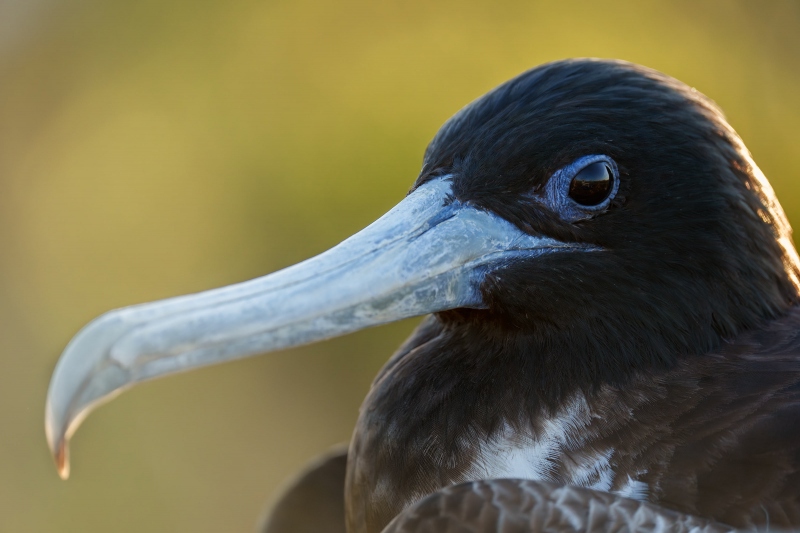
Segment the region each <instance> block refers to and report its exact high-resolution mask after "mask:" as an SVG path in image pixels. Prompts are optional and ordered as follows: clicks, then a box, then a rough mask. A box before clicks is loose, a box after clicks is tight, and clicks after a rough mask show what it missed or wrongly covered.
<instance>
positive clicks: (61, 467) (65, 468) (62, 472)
mask: <svg viewBox="0 0 800 533" xmlns="http://www.w3.org/2000/svg"><path fill="white" fill-rule="evenodd" d="M53 458H54V459H55V460H56V469H57V470H58V475H59V476H60V477H61V479H64V480H66V479H67V478H69V448H68V444H67V441H66V439H64V440H62V441H61V442H60V443H59V444H58V446H57V448H56V450H55V453H54V454H53Z"/></svg>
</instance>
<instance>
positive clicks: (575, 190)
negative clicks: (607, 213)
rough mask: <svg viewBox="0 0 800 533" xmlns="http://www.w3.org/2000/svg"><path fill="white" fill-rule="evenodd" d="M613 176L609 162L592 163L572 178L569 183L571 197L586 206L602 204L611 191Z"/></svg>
mask: <svg viewBox="0 0 800 533" xmlns="http://www.w3.org/2000/svg"><path fill="white" fill-rule="evenodd" d="M611 176H612V174H611V169H610V168H609V166H608V163H606V162H604V161H598V162H597V163H592V164H591V165H588V166H586V167H584V168H583V169H582V170H581V171H580V172H578V173H577V174H575V177H574V178H572V182H571V183H570V184H569V197H570V198H572V199H573V200H575V201H576V202H578V203H579V204H581V205H585V206H593V205H597V204H600V203H602V202H603V200H605V199H606V198H607V197H608V194H609V193H610V192H611V185H612V181H611V180H612V177H611Z"/></svg>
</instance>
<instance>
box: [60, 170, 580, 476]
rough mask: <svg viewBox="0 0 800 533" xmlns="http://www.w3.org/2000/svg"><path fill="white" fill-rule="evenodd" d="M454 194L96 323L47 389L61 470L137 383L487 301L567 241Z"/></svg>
mask: <svg viewBox="0 0 800 533" xmlns="http://www.w3.org/2000/svg"><path fill="white" fill-rule="evenodd" d="M450 193H451V187H450V179H449V178H447V177H444V178H439V179H437V180H434V181H431V182H428V183H426V184H424V185H422V186H421V187H419V188H417V189H416V190H415V191H414V192H412V193H411V194H409V195H408V196H407V197H406V198H405V199H404V200H403V201H401V202H400V203H399V204H398V205H397V206H395V207H394V208H393V209H392V210H391V211H389V212H388V213H386V214H385V215H384V216H383V217H381V218H380V219H378V220H377V221H376V222H374V223H373V224H372V225H370V226H369V227H367V228H366V229H364V230H362V231H361V232H359V233H357V234H356V235H353V236H352V237H350V238H349V239H347V240H345V241H344V242H342V243H341V244H339V245H338V246H336V247H334V248H332V249H331V250H328V251H327V252H324V253H322V254H320V255H318V256H316V257H314V258H312V259H309V260H307V261H304V262H302V263H299V264H297V265H295V266H292V267H289V268H286V269H284V270H281V271H279V272H276V273H274V274H270V275H268V276H264V277H262V278H257V279H254V280H251V281H247V282H244V283H239V284H237V285H232V286H229V287H224V288H221V289H216V290H210V291H207V292H201V293H198V294H194V295H189V296H182V297H177V298H170V299H168V300H162V301H158V302H154V303H148V304H142V305H137V306H133V307H127V308H123V309H118V310H115V311H110V312H108V313H106V314H104V315H102V316H100V317H99V318H97V319H95V320H94V321H92V322H91V323H89V324H88V325H87V326H86V327H84V328H83V329H82V330H81V331H80V332H79V333H78V334H77V335H76V336H75V337H74V338H73V339H72V341H71V342H70V343H69V345H68V346H67V348H66V349H65V350H64V353H63V354H62V356H61V359H60V360H59V361H58V364H57V365H56V368H55V372H54V373H53V377H52V380H51V382H50V389H49V391H48V397H47V406H46V413H45V430H46V433H47V440H48V444H49V445H50V450H51V451H52V453H53V455H54V456H55V459H56V463H57V465H58V470H59V473H60V475H61V476H62V477H63V478H66V477H67V476H68V475H69V462H68V455H67V453H68V451H67V444H68V441H69V439H70V437H71V436H72V434H73V433H74V432H75V430H76V429H77V428H78V425H79V424H80V423H81V421H82V420H83V419H84V418H85V417H86V416H87V415H88V414H89V412H90V411H91V410H92V409H94V408H95V407H97V406H98V405H100V404H101V403H103V402H106V401H108V400H110V399H111V398H113V397H114V396H115V395H117V394H119V393H120V392H122V391H123V390H125V389H126V388H128V387H130V386H132V385H134V384H136V383H138V382H141V381H144V380H148V379H151V378H155V377H159V376H164V375H167V374H172V373H174V372H180V371H184V370H189V369H192V368H198V367H201V366H204V365H209V364H212V363H218V362H221V361H228V360H231V359H236V358H240V357H245V356H249V355H254V354H258V353H263V352H268V351H273V350H279V349H282V348H289V347H292V346H298V345H301V344H306V343H310V342H314V341H318V340H322V339H327V338H330V337H335V336H337V335H343V334H345V333H349V332H353V331H356V330H359V329H363V328H366V327H369V326H375V325H379V324H386V323H388V322H392V321H395V320H400V319H403V318H408V317H412V316H417V315H423V314H426V313H431V312H436V311H442V310H446V309H453V308H459V307H469V308H480V307H482V306H483V302H482V300H481V294H480V290H479V288H480V283H481V281H482V279H483V276H484V275H485V273H486V272H487V271H488V270H490V269H492V268H495V267H496V265H500V264H503V263H507V262H508V261H509V260H512V259H513V258H514V257H516V256H519V255H530V254H538V253H543V252H546V251H548V250H553V249H555V248H562V247H565V246H567V245H565V244H563V243H560V242H558V241H554V240H552V239H549V238H545V237H537V236H531V235H528V234H526V233H523V232H521V231H520V230H518V229H517V228H516V227H515V226H513V225H512V224H510V223H509V222H507V221H505V220H504V219H502V218H500V217H498V216H496V215H493V214H491V213H488V212H485V211H481V210H479V209H476V208H474V207H471V206H469V205H466V204H462V203H460V202H456V201H451V197H450Z"/></svg>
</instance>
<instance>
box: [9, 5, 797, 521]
mask: <svg viewBox="0 0 800 533" xmlns="http://www.w3.org/2000/svg"><path fill="white" fill-rule="evenodd" d="M570 56H599V57H617V58H623V59H627V60H630V61H634V62H638V63H642V64H645V65H648V66H651V67H654V68H657V69H659V70H662V71H664V72H666V73H668V74H671V75H673V76H675V77H677V78H679V79H682V80H684V81H685V82H687V83H689V84H691V85H693V86H695V87H697V88H698V89H699V90H701V91H703V92H704V93H706V94H707V95H709V96H710V97H712V98H713V99H715V100H716V101H717V102H718V103H719V104H720V105H721V106H722V107H723V108H724V109H725V111H726V112H727V115H728V118H729V119H730V122H731V123H732V124H733V126H734V127H735V128H736V129H737V130H738V131H739V133H740V134H741V135H742V137H743V138H744V140H745V142H746V143H747V145H748V146H749V148H750V150H751V151H752V152H753V154H754V157H755V160H756V161H757V162H758V163H759V164H760V166H761V167H762V169H763V170H764V172H765V173H766V175H767V176H768V177H769V179H770V180H771V181H772V183H773V186H774V187H775V189H776V191H777V193H778V196H779V198H780V199H781V201H782V203H783V205H784V207H785V208H786V210H787V212H788V215H789V218H790V219H791V221H792V222H793V223H794V224H795V225H796V226H797V225H800V185H798V178H800V128H799V127H798V124H800V98H799V97H798V95H800V3H798V2H797V1H780V0H774V1H770V2H744V1H739V2H736V1H732V0H719V1H705V0H703V1H700V0H691V1H688V0H687V1H670V2H654V1H630V2H569V1H558V2H556V1H553V2H533V1H530V0H528V1H518V2H506V1H492V2H488V1H484V2H469V1H465V0H454V1H435V2H433V1H431V0H420V1H408V0H404V1H398V0H394V1H387V2H372V1H366V0H364V1H359V0H332V1H327V2H321V1H309V0H293V1H287V0H280V1H255V0H228V1H225V2H221V1H217V2H214V1H208V0H142V1H136V2H129V1H122V0H0V531H2V532H28V531H30V532H91V531H104V532H107V531H115V532H141V531H148V532H158V531H169V532H176V531H179V532H180V531H193V532H222V531H252V530H253V528H254V526H255V523H256V521H257V519H258V517H259V515H260V513H261V511H262V509H263V508H264V506H265V504H266V502H267V501H268V500H269V499H270V497H271V496H272V495H273V494H274V493H275V491H276V490H277V488H278V487H279V486H280V484H281V483H282V482H283V481H284V480H285V479H286V478H287V477H289V476H290V475H291V474H292V472H294V471H296V470H297V469H298V468H299V467H300V466H301V465H302V464H303V463H304V462H305V461H306V460H307V459H308V458H310V457H312V456H314V455H315V454H317V453H319V452H321V451H323V450H325V449H326V448H328V447H329V446H330V445H332V444H335V443H337V442H342V441H346V440H347V439H348V438H349V435H350V432H351V430H352V427H353V424H354V422H355V419H356V415H357V409H358V406H359V404H360V402H361V399H362V398H363V397H364V395H365V393H366V391H367V388H368V386H369V383H370V380H371V378H372V377H373V376H374V375H375V373H376V372H377V370H378V369H379V367H380V365H381V364H382V363H383V361H385V360H386V358H387V357H388V355H389V354H390V353H391V351H392V350H393V349H394V347H395V346H396V345H397V344H398V343H399V342H400V341H401V340H402V339H403V337H404V336H406V335H407V334H408V333H409V331H410V330H411V329H412V328H413V327H414V325H415V323H416V321H414V320H412V321H406V322H403V323H399V324H396V325H393V326H388V327H383V328H378V329H374V330H370V331H365V332H362V333H358V334H355V335H351V336H348V337H345V338H342V339H338V340H334V341H330V342H326V343H322V344H319V345H316V346H312V347H306V348H299V349H295V350H291V351H286V352H281V353H276V354H271V355H268V356H263V357H258V358H252V359H249V360H244V361H240V362H235V363H230V364H225V365H222V366H218V367H213V368H208V369H205V370H200V371H196V372H193V373H189V374H185V375H180V376H177V377H172V378H169V379H164V380H161V381H155V382H152V383H148V384H146V385H143V386H140V387H138V388H136V389H134V390H132V391H130V392H128V393H126V394H124V395H122V396H121V397H120V398H118V399H117V400H115V401H114V402H112V403H111V404H109V405H107V406H105V407H103V408H101V409H100V410H99V411H97V412H96V413H95V414H94V415H93V416H92V417H90V418H89V419H88V421H87V422H86V423H85V424H84V425H83V427H82V428H81V430H80V431H79V432H78V434H77V435H76V437H75V439H74V441H73V448H72V451H73V454H72V461H73V464H72V466H73V471H72V478H71V479H70V480H69V481H68V482H62V481H61V480H59V478H58V476H57V475H56V471H55V469H54V467H53V463H52V460H51V458H50V457H49V455H48V451H47V447H46V444H45V438H44V432H43V411H44V401H45V393H46V389H47V384H48V380H49V377H50V373H51V371H52V369H53V366H54V364H55V362H56V359H57V357H58V355H59V353H60V351H61V349H62V348H63V347H64V345H65V343H66V342H67V341H68V340H69V338H70V337H71V336H72V334H74V333H75V332H76V331H77V330H78V328H80V327H81V326H82V325H83V324H84V323H86V322H87V321H88V320H90V319H91V318H93V317H94V316H96V315H97V314H99V313H101V312H103V311H105V310H107V309H110V308H114V307H119V306H123V305H128V304H133V303H138V302H143V301H148V300H153V299H157V298H163V297H167V296H173V295H177V294H181V293H187V292H194V291H198V290H202V289H206V288H211V287H215V286H219V285H222V284H228V283H232V282H236V281H241V280H245V279H249V278H252V277H255V276H258V275H261V274H264V273H267V272H270V271H273V270H276V269H278V268H280V267H283V266H286V265H289V264H292V263H295V262H297V261H299V260H302V259H304V258H306V257H309V256H310V255H312V254H316V253H318V252H320V251H322V250H324V249H326V248H328V247H330V246H332V245H334V244H336V243H337V242H339V241H340V240H342V239H343V238H345V237H346V236H348V235H350V234H351V233H353V232H355V231H357V230H358V229H360V228H361V227H363V226H365V225H366V224H368V223H369V222H370V221H372V220H373V219H375V218H377V217H378V216H379V215H380V214H381V213H383V212H384V211H385V210H387V209H388V208H389V207H390V206H392V205H393V204H394V203H395V202H397V201H398V200H399V199H400V198H402V196H403V195H404V193H405V192H406V190H407V188H408V187H409V186H410V185H411V183H412V182H413V180H414V178H415V176H416V173H417V171H418V169H419V166H420V162H421V158H422V152H423V150H424V148H425V145H426V143H427V142H428V140H429V139H430V138H431V137H432V135H433V134H434V133H435V132H436V130H437V128H438V127H439V125H440V124H441V123H442V122H443V121H444V120H445V119H447V118H448V117H449V116H450V115H452V114H453V113H454V112H455V111H457V110H458V109H459V108H460V107H461V106H463V105H464V104H466V103H467V102H469V101H470V100H472V99H474V98H476V97H478V96H480V95H481V94H482V93H484V92H485V91H487V90H488V89H490V88H492V87H493V86H495V85H497V84H498V83H501V82H503V81H504V80H506V79H508V78H510V77H512V76H514V75H515V74H517V73H519V72H521V71H523V70H525V69H527V68H530V67H531V66H534V65H536V64H539V63H542V62H545V61H550V60H554V59H558V58H564V57H570Z"/></svg>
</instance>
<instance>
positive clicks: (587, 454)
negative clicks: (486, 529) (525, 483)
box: [462, 396, 648, 500]
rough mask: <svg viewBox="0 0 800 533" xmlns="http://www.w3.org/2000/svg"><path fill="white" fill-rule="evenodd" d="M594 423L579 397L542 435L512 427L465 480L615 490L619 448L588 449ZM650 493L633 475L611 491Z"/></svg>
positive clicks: (488, 446)
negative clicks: (513, 480)
mask: <svg viewBox="0 0 800 533" xmlns="http://www.w3.org/2000/svg"><path fill="white" fill-rule="evenodd" d="M591 419H592V413H591V411H590V409H589V407H588V405H587V403H586V400H585V398H584V397H583V396H576V397H575V398H574V399H573V400H572V401H570V402H569V403H568V404H567V406H566V407H565V408H564V409H563V410H562V411H561V412H560V413H558V415H556V416H555V417H553V418H549V419H547V420H546V421H545V422H544V424H543V428H544V429H543V431H540V432H539V434H538V435H533V432H532V431H531V432H526V431H519V430H515V429H514V428H512V427H511V426H510V425H508V424H506V426H505V427H504V428H503V429H502V430H501V431H500V432H499V433H498V434H497V435H495V437H494V438H493V439H492V440H490V441H488V442H484V443H482V444H481V451H480V453H479V455H478V459H477V460H476V461H475V463H474V464H473V467H472V468H471V469H470V471H469V473H468V474H467V475H466V476H465V477H464V479H463V480H462V481H472V480H478V479H498V478H517V479H532V480H542V481H552V482H557V483H564V484H568V485H576V486H580V487H586V488H590V489H595V490H601V491H611V488H612V486H614V479H615V473H614V469H613V465H612V464H611V462H610V461H611V459H612V454H613V450H612V449H606V450H596V449H594V448H593V447H589V446H585V444H586V442H585V438H584V437H583V435H584V434H585V431H583V430H584V429H585V428H586V427H587V426H588V425H589V422H590V421H591ZM643 473H644V472H640V474H643ZM617 487H619V484H617ZM647 490H648V487H647V485H646V484H645V483H643V482H641V481H638V480H634V479H632V478H630V477H629V478H628V480H627V482H626V483H625V484H624V485H623V486H622V488H620V489H619V490H614V491H611V492H614V493H616V494H619V495H620V496H625V497H627V498H634V499H637V500H644V499H646V498H647Z"/></svg>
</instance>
